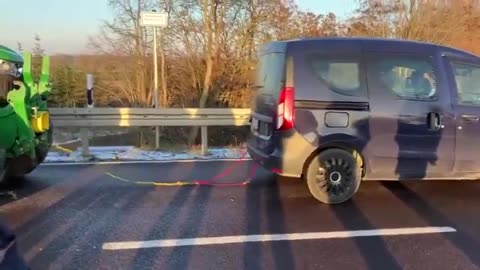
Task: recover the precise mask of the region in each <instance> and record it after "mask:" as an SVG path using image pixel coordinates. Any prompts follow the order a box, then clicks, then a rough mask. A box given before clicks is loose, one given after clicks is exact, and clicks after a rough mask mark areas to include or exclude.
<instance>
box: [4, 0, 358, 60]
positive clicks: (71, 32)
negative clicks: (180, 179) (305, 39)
mask: <svg viewBox="0 0 480 270" xmlns="http://www.w3.org/2000/svg"><path fill="white" fill-rule="evenodd" d="M2 2H3V3H2ZM107 2H108V0H0V3H1V8H2V11H3V12H2V14H1V16H0V25H1V26H2V28H1V30H0V44H2V45H6V46H8V47H11V48H13V49H17V42H20V43H21V44H22V46H23V48H24V49H26V50H31V49H32V47H33V44H34V36H35V34H38V35H39V36H40V37H41V39H42V47H43V48H44V49H45V50H46V53H47V54H56V53H66V54H72V53H84V52H88V49H87V47H86V46H87V43H88V37H89V36H94V35H95V34H96V33H97V32H98V29H99V25H100V24H101V22H102V20H108V19H111V18H112V14H111V12H110V10H109V8H108V6H107ZM356 2H357V0H296V3H297V5H298V6H299V7H300V8H301V9H303V10H309V11H312V12H316V13H328V12H333V13H335V14H337V15H338V16H339V17H345V16H348V15H349V14H351V13H352V12H353V10H354V8H355V3H356Z"/></svg>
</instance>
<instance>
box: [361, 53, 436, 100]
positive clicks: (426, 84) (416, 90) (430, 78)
mask: <svg viewBox="0 0 480 270" xmlns="http://www.w3.org/2000/svg"><path fill="white" fill-rule="evenodd" d="M370 68H372V72H373V78H375V79H378V80H379V83H380V84H381V85H383V87H385V88H386V89H388V90H390V91H391V92H393V93H394V94H395V95H397V96H398V97H399V98H402V99H413V100H426V101H429V100H436V99H437V87H436V86H437V82H436V78H435V73H434V71H433V65H432V63H431V61H430V60H427V59H421V58H418V57H410V56H409V57H405V56H385V57H382V58H376V59H373V60H371V62H370Z"/></svg>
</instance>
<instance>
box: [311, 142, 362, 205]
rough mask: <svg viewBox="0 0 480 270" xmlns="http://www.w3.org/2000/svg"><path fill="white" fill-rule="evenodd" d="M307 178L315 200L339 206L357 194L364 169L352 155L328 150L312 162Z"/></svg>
mask: <svg viewBox="0 0 480 270" xmlns="http://www.w3.org/2000/svg"><path fill="white" fill-rule="evenodd" d="M305 178H306V179H305V180H306V181H307V185H308V189H309V190H310V193H311V194H312V195H313V197H315V199H317V200H319V201H320V202H323V203H326V204H339V203H342V202H345V201H347V200H349V199H350V198H352V197H353V195H354V194H355V193H356V192H357V190H358V188H359V187H360V182H361V178H362V168H361V165H360V164H359V162H358V160H357V159H356V158H355V157H354V156H353V155H352V154H351V153H349V152H347V151H344V150H341V149H328V150H325V151H323V152H320V153H319V154H318V155H317V156H316V157H315V158H314V159H313V160H312V161H311V162H310V164H309V166H308V169H307V172H306V174H305Z"/></svg>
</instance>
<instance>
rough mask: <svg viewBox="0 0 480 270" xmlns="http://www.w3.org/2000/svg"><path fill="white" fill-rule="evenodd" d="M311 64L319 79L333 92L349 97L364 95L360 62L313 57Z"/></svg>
mask: <svg viewBox="0 0 480 270" xmlns="http://www.w3.org/2000/svg"><path fill="white" fill-rule="evenodd" d="M309 62H310V67H311V69H312V71H313V72H314V74H315V75H316V76H317V78H318V79H320V80H321V81H322V82H323V83H324V84H326V86H327V87H328V88H330V89H331V90H333V91H335V92H337V93H340V94H343V95H349V96H361V95H364V91H363V89H362V87H361V83H360V63H359V61H357V60H353V59H338V58H330V57H321V56H313V57H312V58H310V60H309Z"/></svg>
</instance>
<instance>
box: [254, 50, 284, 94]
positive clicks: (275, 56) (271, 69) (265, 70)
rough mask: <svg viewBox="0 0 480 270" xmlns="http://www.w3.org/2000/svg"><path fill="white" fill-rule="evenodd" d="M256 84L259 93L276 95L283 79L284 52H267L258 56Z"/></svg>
mask: <svg viewBox="0 0 480 270" xmlns="http://www.w3.org/2000/svg"><path fill="white" fill-rule="evenodd" d="M259 60H260V62H259V63H258V70H257V82H256V86H257V89H258V91H259V92H260V94H267V95H273V96H276V95H278V94H279V93H280V90H281V88H282V87H283V84H284V80H285V54H283V53H269V54H264V55H262V56H260V59H259Z"/></svg>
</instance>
